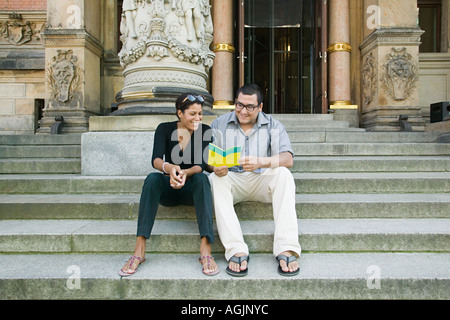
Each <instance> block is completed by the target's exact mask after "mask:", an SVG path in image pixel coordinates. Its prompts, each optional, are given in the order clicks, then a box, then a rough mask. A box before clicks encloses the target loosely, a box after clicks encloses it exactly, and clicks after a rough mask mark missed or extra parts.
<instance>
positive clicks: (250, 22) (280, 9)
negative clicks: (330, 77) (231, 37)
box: [237, 0, 322, 113]
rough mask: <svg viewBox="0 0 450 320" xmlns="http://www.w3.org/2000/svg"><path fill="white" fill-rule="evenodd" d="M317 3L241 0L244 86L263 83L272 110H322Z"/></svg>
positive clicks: (310, 0) (268, 109)
mask: <svg viewBox="0 0 450 320" xmlns="http://www.w3.org/2000/svg"><path fill="white" fill-rule="evenodd" d="M316 2H320V1H315V0H244V1H239V5H238V6H237V7H238V11H239V12H238V16H239V18H238V19H237V21H238V28H237V29H238V32H237V36H238V39H239V41H238V43H239V50H238V56H237V59H238V61H239V63H238V64H237V65H238V69H239V70H238V72H237V74H238V75H239V79H238V84H239V86H240V85H243V84H244V83H256V84H258V85H259V86H260V87H261V89H262V90H263V93H264V111H265V112H267V113H322V105H321V103H320V99H317V97H318V96H320V94H321V88H320V87H318V86H317V83H318V81H317V80H318V79H317V78H318V77H320V76H321V74H320V72H317V59H319V56H320V52H319V51H320V39H318V34H319V35H320V32H317V30H318V28H319V27H320V19H319V20H318V19H317V18H316V17H318V16H319V17H320V15H318V11H319V10H318V6H317V5H316ZM319 7H320V6H319ZM318 40H319V41H318ZM319 83H320V82H319ZM315 84H316V85H315Z"/></svg>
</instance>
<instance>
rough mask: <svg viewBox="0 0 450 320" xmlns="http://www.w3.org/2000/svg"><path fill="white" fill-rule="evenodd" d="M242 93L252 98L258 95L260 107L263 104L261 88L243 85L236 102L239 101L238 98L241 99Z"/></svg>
mask: <svg viewBox="0 0 450 320" xmlns="http://www.w3.org/2000/svg"><path fill="white" fill-rule="evenodd" d="M241 93H242V94H244V95H246V96H252V95H254V94H256V98H257V99H258V105H260V104H261V103H262V102H263V95H262V91H261V89H260V88H259V86H258V85H256V84H254V83H250V84H246V85H243V86H242V87H240V88H239V89H238V91H237V92H236V100H237V97H239V94H241Z"/></svg>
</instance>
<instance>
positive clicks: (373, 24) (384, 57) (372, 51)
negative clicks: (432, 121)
mask: <svg viewBox="0 0 450 320" xmlns="http://www.w3.org/2000/svg"><path fill="white" fill-rule="evenodd" d="M365 5H366V6H368V8H367V9H368V10H365V12H367V13H370V12H374V13H373V14H371V15H370V16H366V17H365V18H366V21H367V24H366V29H365V30H364V33H365V39H364V41H363V42H362V44H361V45H360V49H361V57H362V61H361V96H362V98H361V100H362V101H361V102H362V103H361V125H362V126H363V127H364V128H366V129H367V130H369V131H400V130H402V126H401V124H400V122H399V117H400V116H404V117H405V118H406V117H407V118H408V123H409V125H410V127H411V128H412V130H413V131H424V128H425V123H424V119H423V117H422V111H421V108H420V101H419V88H418V84H419V83H418V77H419V45H420V36H421V35H422V33H423V31H422V30H420V28H419V27H418V25H417V4H416V2H415V1H405V0H374V1H366V2H365ZM369 5H370V6H369ZM381 8H383V9H381Z"/></svg>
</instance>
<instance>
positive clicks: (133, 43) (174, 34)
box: [119, 0, 214, 70]
mask: <svg viewBox="0 0 450 320" xmlns="http://www.w3.org/2000/svg"><path fill="white" fill-rule="evenodd" d="M210 8H211V6H210V5H209V0H124V1H123V13H122V20H121V25H120V31H121V37H120V39H121V41H122V44H123V46H122V50H121V51H120V53H119V59H120V63H121V65H122V66H123V67H126V66H127V65H129V64H131V63H133V62H135V61H137V60H139V59H140V58H141V57H142V56H144V55H145V56H147V57H151V58H153V59H154V60H156V61H160V60H161V59H163V58H164V57H168V56H170V54H171V55H173V56H174V57H176V58H177V59H178V60H179V61H186V62H189V63H192V64H197V65H201V64H202V65H203V66H204V67H205V68H206V70H208V69H209V68H210V67H211V66H212V64H213V59H214V53H213V52H212V51H211V50H209V46H210V44H211V42H212V32H213V27H212V20H211V12H210Z"/></svg>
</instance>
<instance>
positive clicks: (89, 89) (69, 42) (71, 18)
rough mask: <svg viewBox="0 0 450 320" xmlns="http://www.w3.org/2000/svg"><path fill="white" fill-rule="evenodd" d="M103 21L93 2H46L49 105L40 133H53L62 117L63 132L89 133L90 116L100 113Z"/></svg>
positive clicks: (45, 42)
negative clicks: (101, 24) (100, 29)
mask: <svg viewBox="0 0 450 320" xmlns="http://www.w3.org/2000/svg"><path fill="white" fill-rule="evenodd" d="M99 18H100V9H99V6H98V5H97V4H96V3H95V2H94V1H87V0H76V1H75V0H74V1H72V3H71V4H68V3H67V2H65V1H56V0H47V23H48V28H47V29H46V30H45V31H44V32H43V39H44V47H45V60H46V61H45V68H46V70H45V76H46V84H45V85H46V102H45V108H44V110H43V119H42V120H41V121H40V123H39V129H38V131H37V133H50V132H51V127H52V126H53V124H54V123H55V117H59V118H60V117H62V118H63V120H64V122H63V124H62V130H61V133H81V132H86V131H88V130H89V117H90V116H92V115H98V114H100V72H99V70H100V57H101V55H102V52H103V48H102V45H101V43H100V42H99V40H98V39H99V38H100V33H99V30H97V29H96V28H95V26H96V23H97V21H98V19H99Z"/></svg>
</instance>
